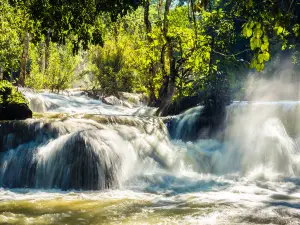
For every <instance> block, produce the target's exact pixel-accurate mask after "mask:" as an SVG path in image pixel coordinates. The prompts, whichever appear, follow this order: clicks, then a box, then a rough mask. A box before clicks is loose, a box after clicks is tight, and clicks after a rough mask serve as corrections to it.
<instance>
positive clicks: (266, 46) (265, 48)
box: [260, 43, 269, 51]
mask: <svg viewBox="0 0 300 225" xmlns="http://www.w3.org/2000/svg"><path fill="white" fill-rule="evenodd" d="M268 48H269V44H268V43H263V44H262V45H261V47H260V49H261V50H262V51H265V50H267V49H268Z"/></svg>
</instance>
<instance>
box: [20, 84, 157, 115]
mask: <svg viewBox="0 0 300 225" xmlns="http://www.w3.org/2000/svg"><path fill="white" fill-rule="evenodd" d="M22 92H23V93H24V95H25V96H26V98H27V99H28V100H29V103H30V107H31V109H32V111H34V112H38V113H44V112H53V113H86V114H102V115H133V114H136V115H151V114H153V113H154V110H155V109H152V108H148V107H145V106H140V107H135V108H128V107H125V106H112V105H107V104H104V103H103V102H102V101H100V100H95V99H91V98H89V97H87V96H86V95H85V94H84V93H83V92H82V91H70V92H68V93H66V94H61V95H60V94H54V93H47V92H43V93H34V92H31V91H25V90H23V91H22Z"/></svg>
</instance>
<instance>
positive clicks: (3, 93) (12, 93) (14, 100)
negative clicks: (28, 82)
mask: <svg viewBox="0 0 300 225" xmlns="http://www.w3.org/2000/svg"><path fill="white" fill-rule="evenodd" d="M0 104H3V105H7V104H27V105H28V101H27V99H26V98H25V97H24V96H23V94H22V93H21V92H19V91H18V90H17V89H16V88H15V87H13V86H12V84H11V83H10V82H8V81H6V80H2V81H0Z"/></svg>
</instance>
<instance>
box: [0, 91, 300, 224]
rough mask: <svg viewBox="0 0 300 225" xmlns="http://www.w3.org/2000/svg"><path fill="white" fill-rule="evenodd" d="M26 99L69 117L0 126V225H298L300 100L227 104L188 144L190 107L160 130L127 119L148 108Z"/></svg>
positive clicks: (192, 128) (195, 129) (194, 129)
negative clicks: (217, 122)
mask: <svg viewBox="0 0 300 225" xmlns="http://www.w3.org/2000/svg"><path fill="white" fill-rule="evenodd" d="M26 95H27V97H29V98H31V99H35V98H41V99H42V100H41V101H35V102H34V103H32V104H31V106H32V108H33V110H35V111H40V112H41V111H46V112H49V111H50V112H68V113H77V114H71V116H70V117H68V118H63V119H55V118H52V119H49V118H48V119H31V120H26V121H11V122H1V123H0V132H1V137H0V142H1V143H2V146H1V148H0V186H2V187H3V189H0V223H4V224H10V223H14V224H16V223H17V224H25V223H26V224H103V223H106V224H115V223H124V224H258V223H259V224H300V205H299V202H300V179H299V176H300V145H299V143H300V141H299V140H300V102H296V101H294V102H240V103H238V102H235V103H233V104H232V105H230V106H228V107H227V110H226V111H227V116H226V119H225V125H226V126H225V129H224V130H222V132H220V134H218V135H217V138H214V137H210V138H208V137H207V138H206V139H199V138H197V137H203V134H205V133H206V130H205V128H204V129H203V130H201V126H200V125H201V124H205V121H201V122H200V123H199V117H201V112H202V107H200V106H199V107H196V108H194V109H190V110H188V111H186V112H184V113H183V114H181V115H179V116H174V117H172V118H163V120H164V121H166V123H167V124H166V125H167V126H165V125H164V124H163V122H162V120H161V119H159V118H155V117H144V116H134V115H138V114H141V112H142V113H145V111H152V109H147V110H144V109H143V108H134V109H126V110H125V108H122V107H116V106H107V105H105V104H103V103H101V102H100V101H95V100H91V99H89V98H87V97H85V96H79V95H73V96H71V97H68V96H63V95H54V94H33V93H30V94H26ZM29 95H31V96H29ZM33 105H34V106H33ZM40 109H42V110H40ZM87 112H88V113H89V114H100V113H101V114H110V115H115V116H100V115H83V114H82V113H87ZM79 113H80V114H79ZM126 114H127V115H131V116H116V115H126ZM167 127H168V130H167ZM168 131H169V133H168ZM195 134H196V135H195ZM197 135H199V136H197ZM204 136H205V135H204ZM189 140H191V141H189ZM15 188H18V189H15Z"/></svg>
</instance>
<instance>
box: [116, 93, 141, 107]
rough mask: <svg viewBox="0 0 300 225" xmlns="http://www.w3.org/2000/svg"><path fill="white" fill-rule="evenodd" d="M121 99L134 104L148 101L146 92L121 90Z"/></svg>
mask: <svg viewBox="0 0 300 225" xmlns="http://www.w3.org/2000/svg"><path fill="white" fill-rule="evenodd" d="M118 94H119V96H120V99H121V100H122V101H126V102H128V103H130V105H132V106H141V105H145V104H146V103H147V96H145V95H144V94H137V93H128V92H119V93H118Z"/></svg>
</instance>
